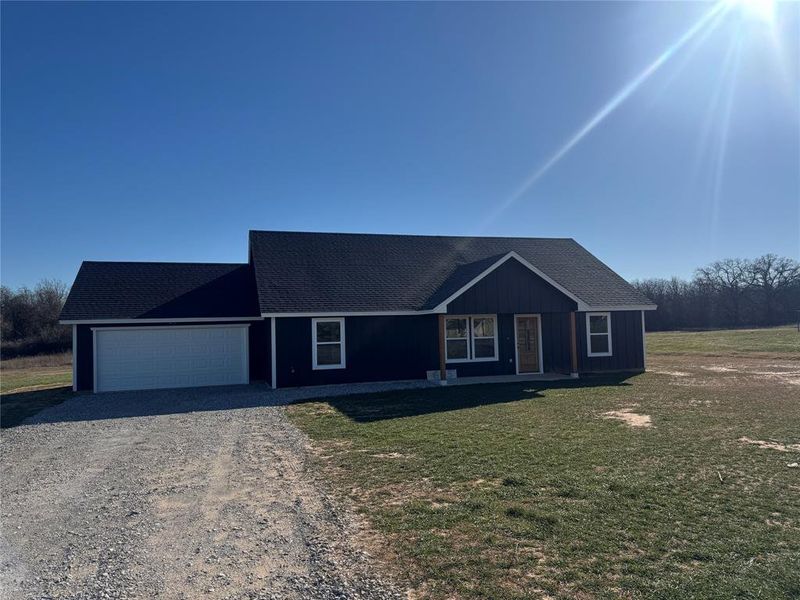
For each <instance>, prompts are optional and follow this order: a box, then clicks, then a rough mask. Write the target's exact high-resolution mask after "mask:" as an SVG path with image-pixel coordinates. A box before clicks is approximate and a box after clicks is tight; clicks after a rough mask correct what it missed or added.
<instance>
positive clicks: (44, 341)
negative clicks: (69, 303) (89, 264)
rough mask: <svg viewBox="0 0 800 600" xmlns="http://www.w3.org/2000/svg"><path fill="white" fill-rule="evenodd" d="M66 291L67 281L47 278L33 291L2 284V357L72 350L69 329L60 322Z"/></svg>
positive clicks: (0, 321) (0, 334)
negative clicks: (13, 288) (14, 288)
mask: <svg viewBox="0 0 800 600" xmlns="http://www.w3.org/2000/svg"><path fill="white" fill-rule="evenodd" d="M67 292H68V289H67V286H66V285H65V284H64V283H62V282H60V281H55V280H48V279H45V280H42V281H41V282H39V283H38V284H37V286H36V287H35V288H34V289H33V290H31V289H29V288H26V287H23V288H20V289H18V290H12V289H11V288H9V287H6V286H2V287H0V358H2V359H3V360H5V359H9V358H15V357H18V356H33V355H36V354H54V353H59V352H65V351H67V350H69V349H70V348H71V346H72V341H71V340H72V336H71V331H70V328H69V327H68V326H66V325H59V324H58V317H59V314H60V313H61V308H62V307H63V306H64V301H65V300H66V299H67Z"/></svg>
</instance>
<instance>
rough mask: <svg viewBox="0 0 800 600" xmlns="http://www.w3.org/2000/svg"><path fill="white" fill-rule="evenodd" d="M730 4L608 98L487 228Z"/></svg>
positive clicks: (494, 215) (714, 10) (496, 212)
mask: <svg viewBox="0 0 800 600" xmlns="http://www.w3.org/2000/svg"><path fill="white" fill-rule="evenodd" d="M729 8H730V7H729V6H728V5H726V4H722V3H716V4H714V5H713V6H712V8H711V9H710V10H708V11H707V12H706V13H705V14H704V15H703V16H702V17H701V18H700V19H699V20H698V21H697V23H695V24H694V25H693V26H692V27H690V28H689V29H688V30H687V31H686V32H685V33H684V34H683V35H681V37H679V38H678V39H677V40H676V41H675V42H673V43H672V44H671V45H670V46H669V47H668V48H667V49H666V50H664V52H662V53H661V54H660V55H659V56H658V58H656V59H655V60H654V61H653V62H651V63H650V64H649V65H648V66H647V67H646V68H645V69H644V70H643V71H642V72H641V73H639V74H638V75H637V76H636V77H635V78H634V79H633V80H631V81H630V82H629V83H628V84H626V85H625V86H624V87H623V88H622V89H621V90H620V91H619V92H617V93H616V94H615V95H614V96H613V97H612V98H611V100H609V101H608V102H607V103H606V104H605V105H604V106H603V107H602V108H601V109H600V110H599V111H597V112H596V113H595V114H594V115H593V116H592V118H591V119H589V120H588V121H587V122H586V123H585V124H584V125H583V126H582V127H581V128H580V129H578V130H577V131H576V132H575V133H574V134H573V135H572V136H571V137H570V138H569V139H568V140H567V141H566V143H564V144H563V145H562V146H561V147H560V148H559V149H558V150H557V151H556V152H555V153H554V154H553V155H552V156H550V158H548V159H547V160H546V161H545V162H544V163H543V164H542V165H541V166H540V167H539V168H538V169H536V170H535V171H534V172H533V173H532V174H531V175H530V176H529V177H528V178H527V179H526V180H525V181H524V182H523V183H522V185H520V186H519V187H518V188H517V189H516V190H515V191H514V193H512V194H511V196H509V197H508V198H507V199H506V200H504V201H503V202H502V203H500V204H499V205H497V206H496V207H495V209H494V211H493V212H492V213H491V214H490V215H489V217H488V218H487V219H486V220H485V221H484V229H485V228H486V226H488V225H489V224H490V223H492V222H493V221H495V220H496V219H497V218H498V217H499V216H500V215H501V214H503V213H504V212H505V211H506V210H508V209H509V208H510V207H511V206H512V205H513V204H514V203H515V202H517V201H518V200H519V199H520V198H521V197H522V196H523V195H525V194H526V193H527V192H528V191H529V190H530V189H531V188H532V187H533V186H534V184H536V182H537V181H539V179H541V178H542V177H543V176H544V175H545V174H546V173H547V172H548V171H549V170H550V169H552V168H553V166H555V165H556V164H557V163H558V162H559V161H560V160H561V159H562V158H564V156H566V155H567V154H568V153H569V152H570V150H572V149H573V148H574V147H575V146H576V145H577V144H578V143H580V141H581V140H583V138H585V137H586V136H587V135H589V133H591V132H592V131H593V130H594V129H595V128H596V127H597V126H598V125H599V124H600V123H602V122H603V121H604V120H605V119H606V117H608V115H610V114H611V113H612V112H614V110H616V109H617V108H618V107H619V106H620V105H621V104H622V103H623V102H625V100H627V99H628V98H629V97H630V96H631V95H632V94H633V93H634V92H635V91H636V90H637V89H638V88H639V87H640V86H641V85H642V84H643V83H644V82H645V81H647V80H648V79H649V78H650V77H651V76H652V75H653V74H654V73H655V72H656V71H658V70H659V69H660V68H661V67H662V66H663V65H664V64H665V63H666V62H667V61H669V60H670V59H671V58H672V57H673V56H674V55H675V54H676V53H677V52H678V51H679V50H680V49H681V48H683V47H684V46H685V45H686V44H687V43H688V42H689V41H691V40H692V39H693V38H694V37H695V36H696V35H697V34H698V33H700V32H701V31H703V30H704V29H706V28H709V27H713V26H715V25H716V23H718V22H719V17H720V16H721V15H722V14H723V13H724V12H725V11H727V10H729Z"/></svg>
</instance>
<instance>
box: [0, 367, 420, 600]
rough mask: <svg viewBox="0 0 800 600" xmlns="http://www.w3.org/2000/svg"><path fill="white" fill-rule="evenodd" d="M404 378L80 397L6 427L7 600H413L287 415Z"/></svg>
mask: <svg viewBox="0 0 800 600" xmlns="http://www.w3.org/2000/svg"><path fill="white" fill-rule="evenodd" d="M428 385H430V384H428V383H427V382H400V383H391V384H386V383H379V384H356V385H349V384H348V385H337V386H322V387H315V388H292V389H285V390H270V389H269V388H266V387H265V386H264V385H250V386H235V387H219V388H196V389H181V390H158V391H146V392H145V391H142V392H118V393H107V394H79V395H76V397H74V398H72V399H70V400H67V401H66V402H64V403H62V404H60V405H58V406H54V407H51V408H49V409H47V410H45V411H42V412H41V413H39V414H38V415H36V416H34V417H32V418H31V419H29V420H28V421H26V422H25V423H24V424H23V425H20V426H18V427H15V428H12V429H8V430H4V431H3V440H2V441H3V452H2V455H1V456H0V463H1V464H2V480H0V497H1V498H2V506H1V508H0V510H1V511H2V512H0V518H1V520H2V536H1V537H0V595H1V596H2V597H3V598H30V599H33V598H37V599H38V598H70V599H76V600H77V599H88V598H114V599H130V598H152V597H159V598H186V599H192V598H198V597H205V598H209V599H225V600H233V599H240V598H241V599H249V600H267V599H294V598H309V599H333V598H360V599H365V600H370V599H381V600H383V599H392V598H405V597H406V594H405V590H404V589H403V588H402V587H401V586H398V585H397V584H396V582H393V581H391V580H389V579H388V578H387V577H385V576H384V575H382V574H381V573H380V572H379V571H378V568H377V566H376V563H375V561H374V560H373V559H372V558H371V557H370V556H369V555H367V554H366V553H365V552H364V551H362V550H361V549H360V548H359V546H358V545H357V544H356V543H355V542H354V540H355V539H356V538H357V536H358V535H359V531H360V529H359V527H360V525H359V521H358V520H357V519H356V518H355V517H354V516H353V515H352V513H350V512H349V511H348V510H347V509H346V508H345V507H343V506H341V505H340V504H338V503H337V502H336V501H334V500H333V498H332V497H331V495H330V494H329V492H328V491H327V489H326V485H325V482H324V481H322V480H321V479H320V478H319V477H318V476H317V474H316V473H315V472H314V470H313V468H312V466H311V464H312V463H311V460H310V459H311V454H310V451H309V442H308V439H307V438H306V437H305V436H304V435H303V434H302V433H301V432H300V431H298V430H297V428H295V427H294V426H293V425H292V424H291V423H289V421H288V420H287V418H286V416H285V414H284V412H283V409H282V408H281V406H283V405H285V404H287V403H289V402H293V401H298V400H303V399H308V398H320V397H329V396H334V395H347V394H353V393H369V392H375V391H384V390H390V389H411V388H416V387H427V386H428Z"/></svg>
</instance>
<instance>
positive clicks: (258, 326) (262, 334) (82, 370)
mask: <svg viewBox="0 0 800 600" xmlns="http://www.w3.org/2000/svg"><path fill="white" fill-rule="evenodd" d="M242 323H244V324H248V325H249V327H248V328H247V335H248V354H249V358H250V381H251V382H255V381H270V377H271V369H270V360H271V358H270V352H271V342H270V337H269V336H270V325H269V319H266V320H260V321H241V322H238V321H218V322H195V323H148V324H144V323H143V324H141V325H137V324H136V323H124V324H118V325H105V326H103V325H77V326H76V330H77V335H78V340H77V348H78V369H77V371H78V372H77V379H78V386H77V388H78V390H79V391H85V390H92V389H94V337H93V335H92V328H93V327H94V328H97V329H100V328H102V327H176V326H188V325H195V326H196V325H236V324H242Z"/></svg>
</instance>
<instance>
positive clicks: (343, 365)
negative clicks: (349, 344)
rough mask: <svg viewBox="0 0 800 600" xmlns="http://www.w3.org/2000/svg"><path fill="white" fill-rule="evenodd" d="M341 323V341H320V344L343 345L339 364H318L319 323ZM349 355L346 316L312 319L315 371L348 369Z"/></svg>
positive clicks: (312, 364) (313, 365)
mask: <svg viewBox="0 0 800 600" xmlns="http://www.w3.org/2000/svg"><path fill="white" fill-rule="evenodd" d="M334 322H335V323H339V341H338V342H320V344H329V345H331V346H332V345H334V344H339V346H340V347H341V354H340V359H341V362H340V363H339V364H337V365H320V364H317V323H334ZM346 368H347V357H346V348H345V333H344V317H326V318H319V319H311V369H312V370H314V371H325V370H330V369H346Z"/></svg>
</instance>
